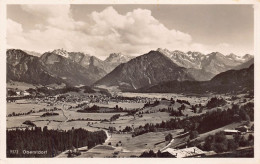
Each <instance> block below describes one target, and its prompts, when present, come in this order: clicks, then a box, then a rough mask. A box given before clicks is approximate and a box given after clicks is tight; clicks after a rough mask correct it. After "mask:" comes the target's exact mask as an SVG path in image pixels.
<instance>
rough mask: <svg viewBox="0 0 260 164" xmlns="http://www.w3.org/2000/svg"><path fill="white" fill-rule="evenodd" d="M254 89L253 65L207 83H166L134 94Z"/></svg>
mask: <svg viewBox="0 0 260 164" xmlns="http://www.w3.org/2000/svg"><path fill="white" fill-rule="evenodd" d="M253 89H254V64H252V65H251V66H250V67H248V68H244V69H240V70H229V71H226V72H222V73H220V74H218V75H216V76H215V77H214V78H212V79H211V80H209V81H176V80H175V81H167V82H161V83H159V84H156V85H153V86H148V87H143V88H140V89H138V90H137V91H136V92H142V93H143V92H151V93H198V94H205V93H209V92H211V93H212V92H213V93H227V92H234V93H236V92H247V91H249V90H253Z"/></svg>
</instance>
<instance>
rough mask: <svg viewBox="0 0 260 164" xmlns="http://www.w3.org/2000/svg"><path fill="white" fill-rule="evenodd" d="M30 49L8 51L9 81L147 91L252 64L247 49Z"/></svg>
mask: <svg viewBox="0 0 260 164" xmlns="http://www.w3.org/2000/svg"><path fill="white" fill-rule="evenodd" d="M28 53H30V51H26V52H25V51H22V50H18V49H10V50H7V80H13V81H21V82H27V83H33V84H42V85H48V84H52V83H57V84H60V83H64V84H66V85H70V86H78V85H88V86H91V85H92V86H95V87H100V86H105V87H110V86H113V87H117V88H119V89H120V90H123V91H139V90H142V91H145V92H147V88H150V87H153V88H150V89H151V90H154V88H156V87H158V86H160V85H162V84H164V83H167V82H174V83H176V84H179V83H181V84H182V85H183V84H184V83H193V84H196V83H199V82H198V81H203V82H204V81H211V80H210V79H214V78H215V77H216V75H219V74H221V73H222V72H225V71H228V70H231V69H234V70H241V69H244V68H248V67H249V66H251V65H252V64H253V63H254V58H253V56H252V55H249V54H246V55H245V56H243V57H239V56H236V55H234V54H229V55H227V56H225V55H223V54H221V53H218V52H212V53H210V54H207V55H204V54H202V53H200V52H191V51H189V52H187V53H185V52H182V51H177V50H176V51H169V50H167V49H160V48H159V49H157V50H156V51H150V52H149V53H147V54H144V55H141V56H138V57H131V56H127V55H123V54H121V53H112V54H110V55H109V56H108V57H107V58H106V59H105V60H100V59H98V58H97V57H95V56H91V55H89V54H85V53H82V52H67V51H65V50H63V49H56V50H54V51H51V52H46V53H44V54H42V55H39V54H36V53H35V52H33V54H36V55H33V54H32V55H30V54H28ZM182 81H185V82H183V83H182ZM187 81H188V82H187ZM157 85H158V86H157Z"/></svg>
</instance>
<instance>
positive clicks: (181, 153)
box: [162, 147, 206, 158]
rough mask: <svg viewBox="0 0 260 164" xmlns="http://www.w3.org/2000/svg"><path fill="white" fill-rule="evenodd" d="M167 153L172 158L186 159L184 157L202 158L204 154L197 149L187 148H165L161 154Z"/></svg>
mask: <svg viewBox="0 0 260 164" xmlns="http://www.w3.org/2000/svg"><path fill="white" fill-rule="evenodd" d="M165 152H168V153H170V154H171V155H172V156H175V157H176V158H186V157H202V156H205V154H206V152H204V151H202V150H200V149H199V148H197V147H189V148H184V149H172V148H167V149H165V150H164V151H162V153H165Z"/></svg>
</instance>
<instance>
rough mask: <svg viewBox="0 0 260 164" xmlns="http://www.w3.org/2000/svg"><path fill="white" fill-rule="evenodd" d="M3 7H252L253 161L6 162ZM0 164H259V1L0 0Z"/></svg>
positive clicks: (4, 23) (221, 159)
mask: <svg viewBox="0 0 260 164" xmlns="http://www.w3.org/2000/svg"><path fill="white" fill-rule="evenodd" d="M7 4H158V5H160V4H238V5H239V4H240V5H242V4H253V5H254V57H255V123H254V124H255V157H254V158H251V159H250V158H249V159H246V158H185V159H183V158H182V159H164V158H155V159H152V158H150V159H140V158H124V159H121V158H120V159H118V158H117V159H110V158H109V159H108V158H94V159H92V158H73V159H56V158H16V159H12V158H6V151H5V150H6V136H5V133H6V101H5V97H6V39H5V38H6V5H7ZM0 55H1V60H0V68H1V69H0V70H1V78H0V84H1V85H0V86H1V90H0V91H1V92H0V101H1V108H0V163H8V164H9V163H19V164H23V163H25V164H27V163H35V162H37V163H39V164H40V163H60V162H69V163H72V162H76V163H91V164H95V163H113V164H114V163H120V164H121V163H124V164H132V163H149V164H150V163H176V162H181V163H189V164H190V163H192V164H197V163H199V164H203V163H205V164H209V163H210V164H220V163H225V164H226V163H232V164H233V163H234V164H240V163H241V164H245V163H246V164H251V163H252V164H253V163H257V164H260V158H259V157H260V156H259V155H260V144H259V137H256V136H260V135H259V130H260V129H259V128H260V127H259V121H260V120H259V119H260V118H258V117H260V108H259V107H260V78H259V72H260V56H259V55H260V0H132V1H131V0H8V1H7V0H6V1H5V0H0Z"/></svg>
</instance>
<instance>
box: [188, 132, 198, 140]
mask: <svg viewBox="0 0 260 164" xmlns="http://www.w3.org/2000/svg"><path fill="white" fill-rule="evenodd" d="M198 135H199V133H198V131H196V130H194V131H191V132H190V139H191V140H192V139H194V138H197V137H198Z"/></svg>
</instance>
